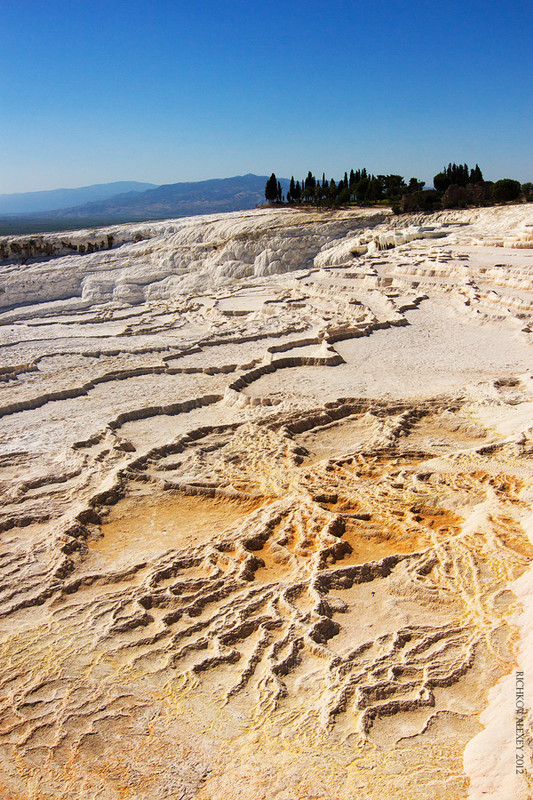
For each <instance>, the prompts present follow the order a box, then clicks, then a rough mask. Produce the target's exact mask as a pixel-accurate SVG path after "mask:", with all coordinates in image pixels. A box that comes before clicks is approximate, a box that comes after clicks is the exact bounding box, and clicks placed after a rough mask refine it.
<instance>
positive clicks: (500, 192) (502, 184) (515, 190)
mask: <svg viewBox="0 0 533 800" xmlns="http://www.w3.org/2000/svg"><path fill="white" fill-rule="evenodd" d="M521 189H522V187H521V186H520V183H519V182H518V181H514V180H512V179H511V178H502V180H501V181H496V183H495V184H494V186H493V187H492V196H493V198H494V199H495V200H496V202H497V203H507V202H508V201H509V200H517V199H518V198H519V197H520V192H521Z"/></svg>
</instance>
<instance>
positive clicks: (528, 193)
mask: <svg viewBox="0 0 533 800" xmlns="http://www.w3.org/2000/svg"><path fill="white" fill-rule="evenodd" d="M522 194H523V195H524V199H525V201H526V203H531V202H532V201H533V183H531V182H530V181H528V182H527V183H523V184H522Z"/></svg>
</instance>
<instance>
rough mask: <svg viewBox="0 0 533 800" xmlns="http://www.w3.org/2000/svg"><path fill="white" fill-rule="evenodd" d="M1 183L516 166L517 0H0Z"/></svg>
mask: <svg viewBox="0 0 533 800" xmlns="http://www.w3.org/2000/svg"><path fill="white" fill-rule="evenodd" d="M0 31H1V47H0V103H1V108H2V122H1V125H0V193H4V192H23V191H34V190H40V189H54V188H58V187H76V186H82V185H86V184H91V183H103V182H108V181H115V180H140V181H151V182H153V183H174V182H176V181H187V180H203V179H206V178H213V177H226V176H230V175H237V174H243V173H246V172H255V173H257V174H270V173H271V172H272V171H274V172H276V174H277V175H279V176H287V177H290V175H291V174H294V175H295V177H301V176H302V175H304V174H306V173H307V170H308V169H311V170H312V171H313V172H315V173H317V174H321V173H322V172H323V171H325V172H326V174H327V175H328V176H333V177H339V176H340V175H341V174H342V173H343V172H344V170H345V169H348V170H349V169H350V168H351V167H353V168H354V169H357V168H358V167H361V166H366V167H367V168H368V169H369V170H370V171H372V172H375V173H387V172H399V173H401V174H402V175H404V176H406V177H407V178H409V177H411V176H416V177H419V178H422V179H425V180H426V181H428V182H430V181H431V178H432V176H433V175H434V174H435V172H438V171H439V170H440V169H441V168H442V166H443V165H444V164H445V163H448V162H449V161H457V162H464V161H466V162H468V164H469V165H471V166H473V165H474V164H475V162H476V161H477V162H479V164H480V166H481V168H482V170H483V172H484V174H485V177H486V178H490V179H496V178H500V177H512V178H516V179H518V180H521V181H526V180H533V148H532V144H531V143H532V142H533V47H532V42H533V2H532V0H512V1H506V0H498V1H496V0H479V1H478V0H462V1H461V2H460V1H459V0H361V1H359V0H328V2H326V0H284V2H278V0H267V1H266V2H265V1H264V0H263V2H257V0H254V1H253V2H252V0H249V1H248V2H244V1H243V0H216V1H215V0H195V2H194V3H193V2H191V1H190V0H150V2H148V1H145V0H127V2H126V0H106V2H102V0H47V2H44V0H0Z"/></svg>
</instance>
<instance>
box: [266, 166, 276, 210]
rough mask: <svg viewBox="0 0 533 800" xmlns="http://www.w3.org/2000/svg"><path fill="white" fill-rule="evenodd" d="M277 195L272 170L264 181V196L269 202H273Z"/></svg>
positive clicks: (274, 176)
mask: <svg viewBox="0 0 533 800" xmlns="http://www.w3.org/2000/svg"><path fill="white" fill-rule="evenodd" d="M277 196H278V181H277V178H276V175H275V173H274V172H273V173H272V175H271V176H270V178H269V179H268V180H267V182H266V186H265V198H266V200H268V202H269V203H273V202H274V200H275V199H276V198H277Z"/></svg>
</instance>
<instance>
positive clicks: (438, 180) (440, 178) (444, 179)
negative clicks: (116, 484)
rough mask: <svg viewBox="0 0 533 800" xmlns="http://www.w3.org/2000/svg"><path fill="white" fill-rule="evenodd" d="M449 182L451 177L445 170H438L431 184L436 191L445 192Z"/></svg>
mask: <svg viewBox="0 0 533 800" xmlns="http://www.w3.org/2000/svg"><path fill="white" fill-rule="evenodd" d="M450 184H451V179H450V178H449V177H448V174H447V172H446V170H443V172H438V173H437V174H436V175H435V176H434V178H433V186H434V187H435V189H436V190H437V191H438V192H445V191H446V189H447V188H448V186H449V185H450Z"/></svg>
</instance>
